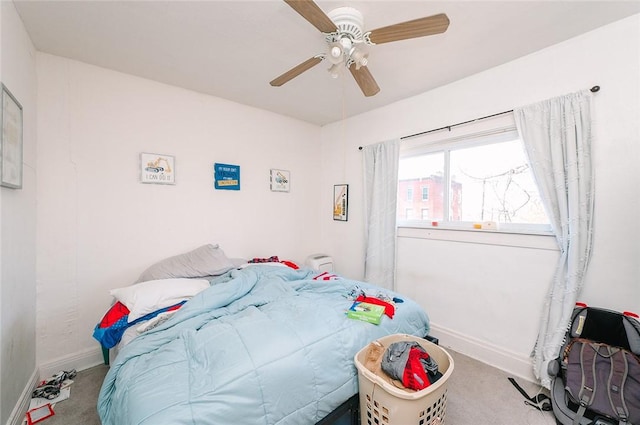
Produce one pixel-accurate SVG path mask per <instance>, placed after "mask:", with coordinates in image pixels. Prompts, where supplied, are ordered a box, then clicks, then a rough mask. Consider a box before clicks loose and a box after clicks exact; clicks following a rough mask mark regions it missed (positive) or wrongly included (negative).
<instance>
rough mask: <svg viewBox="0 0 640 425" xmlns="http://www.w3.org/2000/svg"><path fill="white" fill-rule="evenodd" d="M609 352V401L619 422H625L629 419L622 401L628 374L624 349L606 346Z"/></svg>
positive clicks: (625, 405) (627, 410)
mask: <svg viewBox="0 0 640 425" xmlns="http://www.w3.org/2000/svg"><path fill="white" fill-rule="evenodd" d="M607 348H608V350H609V353H610V357H609V359H610V361H611V373H610V374H609V382H608V385H609V388H608V390H609V391H607V394H608V395H609V402H610V403H611V407H612V408H613V411H614V412H616V414H617V415H618V419H619V422H618V423H619V424H626V423H627V421H628V419H629V409H628V408H627V403H625V401H624V384H625V381H626V380H627V376H628V374H629V363H628V361H627V356H625V355H624V351H623V350H621V349H619V348H617V347H607Z"/></svg>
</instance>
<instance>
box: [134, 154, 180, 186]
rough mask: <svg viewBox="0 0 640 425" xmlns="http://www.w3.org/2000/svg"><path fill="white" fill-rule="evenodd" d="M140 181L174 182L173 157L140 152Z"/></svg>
mask: <svg viewBox="0 0 640 425" xmlns="http://www.w3.org/2000/svg"><path fill="white" fill-rule="evenodd" d="M140 182H141V183H155V184H176V160H175V157H173V156H171V155H162V154H157V153H141V154H140Z"/></svg>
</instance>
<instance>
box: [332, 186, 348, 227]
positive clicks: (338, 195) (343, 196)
mask: <svg viewBox="0 0 640 425" xmlns="http://www.w3.org/2000/svg"><path fill="white" fill-rule="evenodd" d="M333 219H334V220H336V221H347V220H348V219H349V185H348V184H336V185H334V186H333Z"/></svg>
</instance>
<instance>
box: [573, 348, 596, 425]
mask: <svg viewBox="0 0 640 425" xmlns="http://www.w3.org/2000/svg"><path fill="white" fill-rule="evenodd" d="M580 365H581V368H580V369H581V371H582V383H581V386H580V391H579V392H578V401H579V403H580V407H579V408H578V411H577V412H576V415H575V416H574V418H573V425H580V419H582V418H583V417H584V413H585V412H586V410H587V407H589V406H591V403H592V402H593V396H594V394H595V393H596V385H597V384H596V376H595V374H596V350H595V349H594V347H593V346H592V345H591V344H589V343H584V344H580Z"/></svg>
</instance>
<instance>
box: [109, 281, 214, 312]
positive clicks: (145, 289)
mask: <svg viewBox="0 0 640 425" xmlns="http://www.w3.org/2000/svg"><path fill="white" fill-rule="evenodd" d="M210 286H211V285H210V284H209V281H208V280H205V279H184V278H180V279H160V280H149V281H147V282H141V283H136V284H135V285H131V286H125V287H124V288H117V289H112V290H111V291H110V292H111V295H113V296H114V297H115V298H116V299H117V300H118V301H120V302H121V303H122V304H124V305H125V306H127V308H128V309H129V322H133V321H134V320H136V319H138V318H140V317H142V316H144V315H147V314H149V313H151V312H154V311H156V310H159V309H161V308H165V307H170V306H172V305H174V304H178V303H179V302H181V301H184V300H187V299H189V298H191V297H193V296H194V295H196V294H197V293H199V292H201V291H204V290H205V289H207V288H209V287H210Z"/></svg>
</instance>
